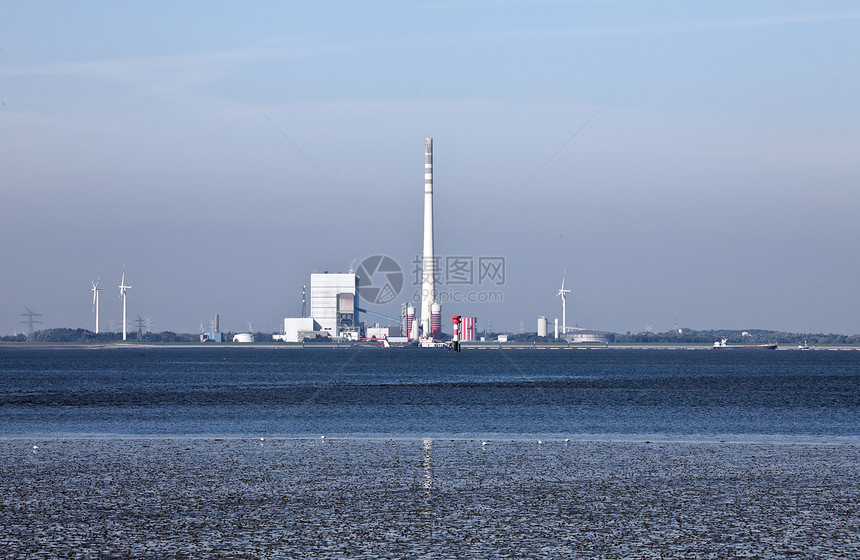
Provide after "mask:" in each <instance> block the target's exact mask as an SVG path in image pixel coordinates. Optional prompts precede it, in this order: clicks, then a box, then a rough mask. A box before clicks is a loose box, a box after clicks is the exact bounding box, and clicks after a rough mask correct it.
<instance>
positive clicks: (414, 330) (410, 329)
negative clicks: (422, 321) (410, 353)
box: [406, 305, 418, 340]
mask: <svg viewBox="0 0 860 560" xmlns="http://www.w3.org/2000/svg"><path fill="white" fill-rule="evenodd" d="M406 336H407V337H408V338H409V339H410V340H416V339H417V338H418V323H416V322H415V308H414V307H413V306H412V305H409V307H407V308H406Z"/></svg>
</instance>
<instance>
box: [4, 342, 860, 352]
mask: <svg viewBox="0 0 860 560" xmlns="http://www.w3.org/2000/svg"><path fill="white" fill-rule="evenodd" d="M460 347H461V349H462V350H463V351H468V350H678V351H681V350H687V351H696V350H713V349H714V347H713V344H707V343H626V342H622V343H609V344H537V343H527V342H524V343H520V342H502V343H499V342H462V343H460ZM4 348H15V349H32V350H72V349H86V350H121V349H151V350H155V349H162V348H163V349H195V350H196V349H259V350H313V349H328V350H350V349H360V350H377V349H379V350H395V351H396V350H398V349H400V348H398V347H396V346H395V347H392V348H382V347H379V348H375V347H373V346H368V345H367V344H356V343H352V342H346V343H342V344H339V343H292V342H281V343H262V342H261V343H257V342H255V343H250V344H249V343H239V342H233V343H229V342H228V343H211V342H210V343H195V342H190V343H164V344H160V343H151V342H149V343H148V342H141V343H136V342H108V343H101V342H98V343H85V342H69V343H63V342H0V349H4ZM405 348H411V347H405ZM437 350H440V351H444V350H443V349H441V348H440V349H437ZM719 350H722V351H727V350H728V351H741V350H743V351H746V352H757V351H769V350H768V349H758V348H755V349H750V348H742V347H738V348H719ZM776 350H777V351H787V350H795V351H798V348H797V346H795V345H793V344H786V345H779V344H778V346H777V348H776ZM807 350H817V351H837V350H840V351H842V350H848V351H851V350H854V351H860V345H853V344H844V345H843V344H820V345H811V346H809V348H808V349H805V350H802V351H807Z"/></svg>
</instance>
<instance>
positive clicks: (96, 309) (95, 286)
mask: <svg viewBox="0 0 860 560" xmlns="http://www.w3.org/2000/svg"><path fill="white" fill-rule="evenodd" d="M99 280H101V278H99V279H98V280H96V281H95V282H93V283H92V284H93V312H94V313H95V314H96V334H99V292H101V291H103V289H102V288H99Z"/></svg>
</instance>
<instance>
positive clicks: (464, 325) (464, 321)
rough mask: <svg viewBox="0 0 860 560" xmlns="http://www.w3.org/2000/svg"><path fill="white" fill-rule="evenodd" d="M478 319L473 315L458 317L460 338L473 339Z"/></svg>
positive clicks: (462, 339) (464, 339)
mask: <svg viewBox="0 0 860 560" xmlns="http://www.w3.org/2000/svg"><path fill="white" fill-rule="evenodd" d="M477 324H478V320H477V319H476V318H475V317H462V318H461V319H460V340H461V341H468V340H475V326H476V325H477Z"/></svg>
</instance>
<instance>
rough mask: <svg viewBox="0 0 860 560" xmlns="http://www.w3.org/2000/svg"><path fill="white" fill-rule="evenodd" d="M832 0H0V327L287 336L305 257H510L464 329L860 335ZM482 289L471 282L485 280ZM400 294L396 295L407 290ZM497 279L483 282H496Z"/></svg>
mask: <svg viewBox="0 0 860 560" xmlns="http://www.w3.org/2000/svg"><path fill="white" fill-rule="evenodd" d="M858 53H860V6H858V4H857V3H856V2H853V1H843V2H838V1H826V0H825V1H815V2H812V1H806V2H793V1H780V2H772V1H767V2H764V1H714V2H688V1H671V0H664V1H632V0H631V1H624V0H618V1H599V2H598V1H588V0H581V1H569V2H566V1H547V2H525V1H510V2H489V1H487V2H483V1H472V2H410V3H400V2H393V1H391V2H307V3H298V2H296V3H290V2H281V1H278V2H274V1H272V2H253V3H239V2H212V1H205V2H203V1H201V2H179V3H176V2H153V1H150V2H140V3H125V2H123V3H118V2H107V1H104V2H85V1H84V2H66V1H41V2H39V1H37V2H7V3H5V4H4V6H3V17H2V18H0V103H2V105H0V195H2V199H0V235H2V245H0V267H2V268H0V270H2V273H0V334H11V333H12V332H13V331H15V330H16V329H17V331H18V332H21V331H22V330H24V329H25V328H26V327H25V325H22V324H21V323H20V321H22V320H24V319H25V318H24V317H22V316H21V315H20V314H21V313H23V312H24V311H25V306H28V307H30V308H31V309H33V310H34V311H37V312H39V313H42V314H43V316H42V317H40V319H41V320H42V321H43V323H42V324H41V325H38V327H40V328H50V327H71V328H78V327H83V328H89V329H92V328H93V327H94V316H93V313H92V305H91V304H92V292H91V291H90V288H91V284H90V282H91V281H92V280H95V279H96V278H98V277H101V285H102V287H104V288H105V291H104V292H103V293H102V295H101V321H102V325H103V329H106V328H107V327H108V325H109V321H111V320H114V321H115V324H116V326H119V319H120V318H121V313H122V308H121V302H120V300H119V298H118V297H117V296H118V289H117V286H118V285H119V281H120V275H121V273H122V270H123V267H124V266H125V268H126V274H127V280H128V283H130V284H131V285H132V286H133V288H132V290H131V291H130V292H129V300H128V306H129V315H130V316H131V317H136V316H137V315H141V316H143V317H151V318H152V323H153V330H155V331H162V330H173V331H181V332H197V331H198V330H199V325H200V323H201V322H204V323H206V326H207V327H208V322H209V320H210V318H211V316H212V315H214V314H215V313H220V315H221V320H222V328H223V329H224V330H245V329H247V323H246V321H247V320H253V321H254V327H255V330H267V331H275V330H278V329H279V328H280V326H281V324H282V319H283V317H285V316H297V315H298V314H299V313H300V311H301V303H300V301H301V285H302V284H308V283H309V276H310V273H311V272H312V271H314V270H317V271H324V270H328V271H338V270H341V271H346V270H347V269H348V268H349V267H350V266H351V265H352V266H357V265H358V263H360V262H361V261H362V260H363V259H364V258H365V257H368V256H371V255H376V254H382V255H389V256H391V257H393V258H394V259H396V260H397V261H398V262H400V263H401V265H402V267H403V269H404V273H405V276H406V282H407V288H406V291H409V290H410V288H411V284H412V281H413V274H412V267H413V265H412V261H413V259H414V257H415V255H416V253H417V252H418V251H420V248H421V223H422V203H423V202H422V191H423V163H424V138H425V137H428V136H432V137H433V138H434V142H435V171H436V176H435V191H436V198H435V205H436V248H437V254H438V255H442V256H447V257H468V258H470V259H472V260H473V261H474V262H477V260H478V258H479V257H490V258H493V257H504V259H505V279H504V283H503V285H501V286H495V285H492V286H490V285H488V284H487V283H486V282H484V283H483V284H481V285H475V286H463V285H457V286H453V285H448V286H446V287H445V289H446V290H449V291H453V292H456V293H458V294H461V295H465V296H468V294H473V295H472V296H471V297H476V298H481V297H487V296H486V294H487V293H488V292H489V291H494V292H498V293H499V294H500V296H501V298H502V299H503V301H502V302H501V303H471V304H466V303H457V304H454V303H447V304H445V306H444V307H443V314H444V315H451V314H461V315H476V316H477V317H478V328H479V330H480V329H482V328H483V327H485V326H486V324H487V322H488V321H492V327H493V329H494V330H502V329H504V330H510V331H513V332H517V331H518V330H519V329H520V323H521V322H522V323H523V324H524V327H525V329H526V330H528V331H534V330H535V329H536V319H537V316H538V315H546V316H547V317H548V318H549V319H550V322H551V321H552V319H553V318H555V317H557V316H560V314H561V305H560V301H559V298H557V297H555V294H556V291H557V290H558V288H559V285H560V283H561V280H562V274H563V273H564V272H565V271H566V272H567V280H566V284H565V287H566V288H570V289H571V290H572V293H571V294H570V295H569V296H568V323H569V324H579V325H580V326H584V327H589V328H596V329H602V330H611V331H619V332H626V331H628V330H629V331H633V332H638V331H642V330H645V329H646V328H647V327H651V328H653V329H654V330H656V331H664V330H668V329H671V328H672V327H673V324H674V322H675V321H677V323H678V325H679V326H682V327H689V328H695V329H705V328H738V329H750V328H764V329H778V330H787V331H804V332H820V331H823V332H841V333H845V334H854V333H858V332H860V258H858V256H860V255H858V249H857V245H858V240H860V219H858V217H860V108H858V107H860V105H858V100H860V66H858V62H857V56H858ZM481 294H485V295H483V296H482V295H481ZM408 295H411V294H406V293H405V292H404V294H401V296H400V297H399V298H398V299H397V300H395V302H394V303H391V304H389V305H385V306H380V305H369V304H367V303H366V302H365V305H368V308H369V309H373V310H376V311H378V312H382V313H384V314H389V315H396V314H398V313H399V302H401V301H405V299H406V298H407V296H408ZM493 297H499V296H493Z"/></svg>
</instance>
